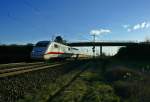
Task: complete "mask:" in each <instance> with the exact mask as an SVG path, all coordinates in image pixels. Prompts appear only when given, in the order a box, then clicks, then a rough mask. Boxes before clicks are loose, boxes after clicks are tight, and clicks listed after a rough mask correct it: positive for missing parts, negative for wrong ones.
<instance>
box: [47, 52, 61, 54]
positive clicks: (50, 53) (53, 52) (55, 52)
mask: <svg viewBox="0 0 150 102" xmlns="http://www.w3.org/2000/svg"><path fill="white" fill-rule="evenodd" d="M46 54H64V52H48V53H46Z"/></svg>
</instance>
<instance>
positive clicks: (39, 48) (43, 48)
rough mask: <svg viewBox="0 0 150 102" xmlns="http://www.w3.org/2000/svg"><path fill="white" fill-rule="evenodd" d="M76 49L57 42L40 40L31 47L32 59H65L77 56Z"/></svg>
mask: <svg viewBox="0 0 150 102" xmlns="http://www.w3.org/2000/svg"><path fill="white" fill-rule="evenodd" d="M78 54H79V51H78V49H76V48H72V47H70V46H67V45H64V44H60V43H57V42H48V41H40V42H38V43H37V44H36V46H35V47H34V48H33V50H32V53H31V58H32V59H44V60H51V59H66V58H71V57H77V55H78Z"/></svg>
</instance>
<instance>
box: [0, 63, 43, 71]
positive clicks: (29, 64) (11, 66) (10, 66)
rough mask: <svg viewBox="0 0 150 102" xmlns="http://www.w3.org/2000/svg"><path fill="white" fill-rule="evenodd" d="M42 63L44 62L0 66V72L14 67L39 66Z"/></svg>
mask: <svg viewBox="0 0 150 102" xmlns="http://www.w3.org/2000/svg"><path fill="white" fill-rule="evenodd" d="M43 63H44V62H33V63H26V62H20V63H9V64H0V70H2V69H8V68H14V67H15V68H17V67H23V66H32V65H40V64H43Z"/></svg>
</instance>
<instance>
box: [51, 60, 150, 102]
mask: <svg viewBox="0 0 150 102" xmlns="http://www.w3.org/2000/svg"><path fill="white" fill-rule="evenodd" d="M148 66H150V64H149V63H148V62H147V63H146V62H144V63H143V62H141V61H138V63H136V61H126V62H125V61H123V60H122V61H121V60H115V59H104V60H102V59H100V60H95V61H93V64H92V65H91V67H89V68H88V70H86V71H84V72H83V73H82V74H81V75H80V76H79V77H78V78H77V79H76V80H75V81H74V82H73V83H72V84H71V85H70V86H69V87H67V88H65V89H64V90H63V91H62V92H60V93H59V95H57V97H56V98H55V99H53V101H52V102H149V101H150V97H149V96H150V78H149V71H150V69H148ZM143 68H144V70H143Z"/></svg>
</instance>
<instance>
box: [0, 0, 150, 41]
mask: <svg viewBox="0 0 150 102" xmlns="http://www.w3.org/2000/svg"><path fill="white" fill-rule="evenodd" d="M149 4H150V0H0V43H3V44H25V43H35V42H37V41H39V40H50V39H51V38H52V36H53V35H57V34H58V35H62V36H63V37H64V38H65V39H67V40H68V41H84V40H89V41H90V40H91V39H92V38H91V35H90V32H92V31H96V32H97V35H98V36H97V40H111V41H112V40H124V41H126V40H138V41H141V40H144V39H145V37H149V36H150V6H149ZM102 31H103V32H102ZM108 31H109V32H108Z"/></svg>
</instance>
